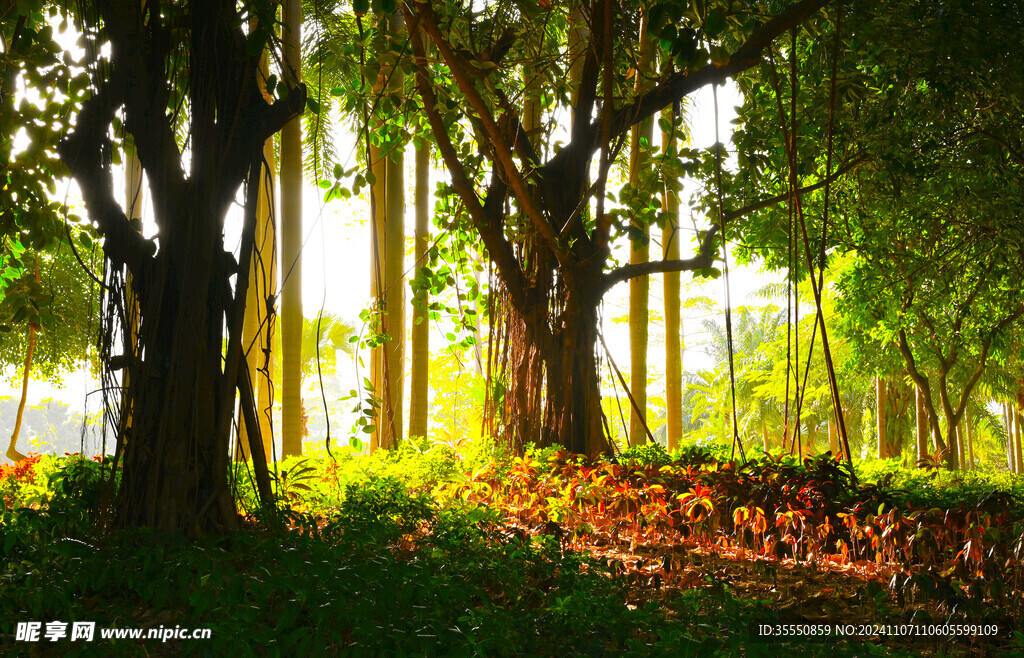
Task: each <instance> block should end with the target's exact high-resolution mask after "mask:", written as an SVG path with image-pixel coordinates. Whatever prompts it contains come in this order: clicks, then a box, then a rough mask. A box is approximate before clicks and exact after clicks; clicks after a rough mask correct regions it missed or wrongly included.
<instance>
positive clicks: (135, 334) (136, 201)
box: [118, 150, 142, 434]
mask: <svg viewBox="0 0 1024 658" xmlns="http://www.w3.org/2000/svg"><path fill="white" fill-rule="evenodd" d="M124 187H125V199H124V201H125V216H126V217H128V219H129V220H130V221H131V222H133V223H134V224H135V226H136V227H137V228H138V229H139V231H140V232H141V230H142V162H140V161H139V155H138V152H136V151H135V150H133V151H132V153H131V154H130V155H127V156H126V157H125V163H124ZM124 284H125V285H124V291H125V300H124V301H125V305H124V308H125V314H126V315H127V317H126V318H125V321H126V324H127V325H128V331H127V335H128V343H127V344H126V345H125V352H126V353H127V354H128V355H129V356H130V357H131V358H132V359H134V358H136V357H137V356H138V346H139V296H138V295H137V294H136V291H135V283H134V281H133V277H132V275H131V274H130V273H129V274H128V275H127V276H126V277H125V282H124ZM130 373H131V369H130V368H124V369H123V370H122V371H121V390H122V391H127V390H128V387H129V386H131V378H130ZM127 403H128V396H127V395H122V396H121V417H120V419H119V421H118V422H119V423H120V425H121V428H122V434H123V430H124V428H126V427H128V426H129V425H131V424H132V409H131V407H130V406H128V404H127Z"/></svg>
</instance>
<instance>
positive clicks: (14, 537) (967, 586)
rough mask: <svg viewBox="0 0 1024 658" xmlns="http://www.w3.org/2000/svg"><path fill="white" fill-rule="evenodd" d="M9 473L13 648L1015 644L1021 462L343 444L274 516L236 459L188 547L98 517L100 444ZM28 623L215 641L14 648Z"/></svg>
mask: <svg viewBox="0 0 1024 658" xmlns="http://www.w3.org/2000/svg"><path fill="white" fill-rule="evenodd" d="M19 468H20V470H17V469H10V468H9V469H5V471H4V472H3V473H0V495H2V496H3V497H4V499H5V505H6V510H7V511H6V512H5V513H4V516H3V524H2V526H0V531H2V538H0V548H2V550H3V553H2V571H0V633H2V636H0V653H3V654H4V655H18V654H26V655H50V654H51V653H52V652H53V651H55V650H57V651H58V653H60V654H61V655H96V654H97V651H99V653H101V654H104V655H108V654H109V655H183V654H186V655H215V654H217V653H219V652H223V651H230V652H231V655H233V656H234V655H355V656H362V655H367V656H371V655H372V656H380V655H389V656H390V655H395V656H398V655H436V656H474V655H483V656H491V655H507V656H516V655H527V656H529V655H560V656H561V655H585V656H620V655H626V656H648V655H658V656H705V655H723V656H730V655H745V656H777V655H786V656H790V655H793V656H829V657H833V656H864V655H898V656H920V655H925V656H933V655H934V656H940V655H941V656H968V655H971V656H974V655H976V656H987V655H1022V656H1024V634H1022V633H1021V631H1022V630H1024V628H1022V623H1021V620H1020V614H1019V611H1020V610H1021V609H1022V607H1024V590H1022V587H1021V585H1022V582H1024V578H1022V576H1024V573H1022V571H1024V570H1022V561H1021V555H1022V551H1024V504H1022V498H1021V496H1022V494H1024V483H1022V482H1021V481H1020V478H1008V477H1006V476H985V475H979V474H973V475H953V476H950V475H948V474H944V473H939V472H932V473H928V472H920V471H917V470H906V469H904V470H901V469H899V468H896V467H895V466H894V465H892V464H882V465H880V468H882V469H885V470H889V471H892V472H891V473H890V475H888V476H887V477H885V478H882V479H881V480H879V479H878V478H874V480H873V481H871V482H868V483H864V482H857V481H854V480H853V478H852V477H851V474H850V473H849V471H847V470H846V469H845V466H843V465H842V464H839V463H838V462H835V461H832V460H829V459H827V458H820V459H816V460H808V461H805V462H799V461H796V460H791V459H788V458H762V459H761V460H760V461H758V462H756V463H752V464H748V465H746V466H744V467H742V468H738V467H737V466H736V465H735V464H731V463H729V462H727V461H720V460H718V459H716V458H715V457H714V456H713V455H712V454H710V453H709V452H707V451H701V450H690V451H687V452H684V453H683V454H681V455H677V456H676V458H675V459H670V458H669V457H668V456H667V455H665V454H664V453H663V452H659V451H657V450H646V451H644V450H641V451H639V452H636V451H634V453H632V454H627V455H624V456H622V457H620V458H619V459H618V460H612V461H608V460H603V459H586V458H579V457H570V456H567V455H564V454H559V453H555V452H553V451H544V452H537V453H532V454H530V455H528V456H527V457H525V458H515V457H507V456H500V455H499V456H497V457H495V456H493V455H488V454H484V453H483V452H481V453H480V454H476V455H470V456H469V457H466V458H463V459H462V460H458V459H454V455H453V454H452V451H451V450H448V449H440V448H436V447H427V448H426V449H418V448H417V449H415V450H413V449H407V450H403V451H399V452H398V453H396V454H391V455H387V456H380V455H378V456H373V457H368V456H357V455H354V454H351V453H343V454H342V455H340V456H338V459H334V458H329V457H326V456H314V457H305V458H300V459H297V460H296V459H293V460H290V461H287V462H285V463H284V464H282V465H280V467H279V469H278V471H277V473H276V477H277V482H278V485H279V494H280V496H281V499H282V503H284V506H283V507H282V508H281V509H280V510H279V511H278V512H275V513H271V514H268V513H266V512H259V511H256V506H255V499H254V493H253V491H252V488H251V486H250V485H248V484H247V483H246V482H245V481H244V478H242V477H239V478H238V481H237V482H236V486H237V495H238V500H239V503H240V506H241V508H242V509H243V510H249V511H248V512H246V514H247V519H248V520H247V521H246V523H245V529H244V530H243V531H241V532H237V533H230V534H228V535H223V536H211V537H207V538H203V539H201V540H199V541H193V542H187V541H185V540H183V539H182V538H180V537H174V536H167V535H161V534H157V533H152V532H145V531H134V532H121V533H99V532H97V529H96V528H95V524H94V522H93V520H92V510H93V509H94V507H93V506H94V505H95V501H96V497H95V496H96V492H97V491H98V487H99V486H100V480H99V474H100V469H99V465H98V464H97V463H96V462H95V461H92V460H86V459H81V458H76V457H67V458H61V459H56V458H42V459H40V458H35V459H34V461H33V462H32V463H31V464H24V465H22V466H21V467H19ZM244 470H245V469H244V466H243V465H240V466H239V469H238V474H239V476H240V475H241V473H243V472H244ZM863 475H864V474H863V473H862V479H866V478H864V477H863ZM868 475H870V474H868ZM32 620H41V621H50V620H63V621H72V620H92V621H95V622H96V623H97V626H98V627H99V628H143V629H152V628H157V629H163V628H176V627H183V628H189V627H195V628H209V629H210V630H211V632H212V637H211V638H210V639H204V640H171V641H169V642H160V641H157V640H134V641H133V640H120V641H115V640H97V643H96V644H86V643H84V642H81V641H79V642H71V641H69V640H67V639H64V640H61V641H60V642H58V643H52V644H48V643H47V642H45V641H44V642H40V643H36V644H31V643H26V642H21V641H18V640H17V637H16V628H15V626H16V624H17V622H23V621H32Z"/></svg>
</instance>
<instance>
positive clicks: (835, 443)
mask: <svg viewBox="0 0 1024 658" xmlns="http://www.w3.org/2000/svg"><path fill="white" fill-rule="evenodd" d="M828 450H829V452H831V453H832V455H833V456H835V455H838V454H839V428H838V427H836V424H835V421H832V420H830V421H828Z"/></svg>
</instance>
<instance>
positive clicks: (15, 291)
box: [0, 228, 102, 382]
mask: <svg viewBox="0 0 1024 658" xmlns="http://www.w3.org/2000/svg"><path fill="white" fill-rule="evenodd" d="M68 230H69V233H68V235H71V236H74V241H75V242H79V244H78V245H77V246H73V245H72V244H71V242H72V241H71V240H68V239H67V237H61V238H59V239H57V240H55V241H54V242H53V243H52V245H50V247H49V251H39V252H37V251H32V250H27V249H25V248H23V247H22V246H21V245H20V244H18V243H14V244H11V245H10V249H9V251H7V252H6V253H5V254H4V255H3V261H2V262H0V367H2V366H9V365H19V366H20V365H22V364H24V361H25V352H26V349H27V342H28V340H27V334H28V326H29V325H30V324H34V325H36V327H37V329H38V332H37V335H36V344H35V349H34V351H33V357H32V374H33V376H35V377H36V378H41V379H46V380H48V381H51V382H58V381H59V380H60V377H61V376H62V375H63V374H65V373H67V372H69V371H71V370H74V368H75V367H77V366H78V365H80V363H81V362H82V361H83V360H86V359H87V360H88V361H89V363H90V365H91V366H92V368H93V370H94V371H95V370H96V369H97V368H98V365H99V364H98V362H97V354H96V351H95V350H94V349H92V345H93V342H94V339H95V335H96V333H97V331H98V328H99V289H98V286H96V285H95V283H94V282H93V280H92V279H90V277H89V274H88V273H87V272H86V270H85V269H84V268H83V265H82V263H79V260H78V259H79V258H81V259H82V261H83V263H84V264H85V267H87V268H89V271H90V273H92V274H94V275H95V274H96V273H97V272H100V271H101V263H102V261H101V259H100V258H99V249H98V248H97V247H96V246H90V247H89V248H86V247H85V246H84V244H82V243H81V241H82V237H81V236H83V235H84V236H86V240H89V238H88V235H89V232H90V230H89V229H78V228H75V229H68ZM90 244H91V242H90ZM72 249H75V250H76V251H77V257H76V255H75V253H74V252H72ZM37 263H38V267H39V280H38V281H37V280H36V278H35V266H36V264H37ZM17 376H18V377H19V378H20V377H21V372H20V369H19V371H18V373H17Z"/></svg>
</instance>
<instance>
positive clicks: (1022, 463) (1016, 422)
mask: <svg viewBox="0 0 1024 658" xmlns="http://www.w3.org/2000/svg"><path fill="white" fill-rule="evenodd" d="M1010 412H1011V413H1012V414H1013V427H1014V432H1013V462H1014V464H1015V466H1016V470H1015V471H1014V473H1017V474H1018V475H1022V474H1024V449H1022V448H1024V446H1022V445H1021V443H1022V440H1024V432H1022V431H1021V427H1020V417H1021V415H1020V409H1018V408H1017V407H1015V406H1013V404H1012V403H1011V405H1010Z"/></svg>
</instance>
